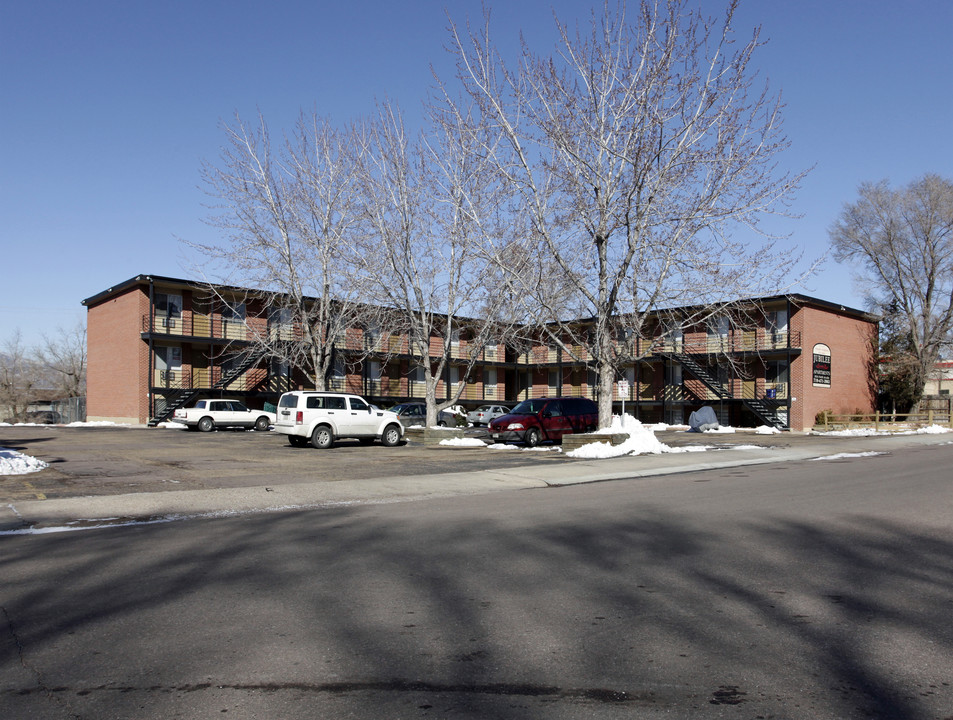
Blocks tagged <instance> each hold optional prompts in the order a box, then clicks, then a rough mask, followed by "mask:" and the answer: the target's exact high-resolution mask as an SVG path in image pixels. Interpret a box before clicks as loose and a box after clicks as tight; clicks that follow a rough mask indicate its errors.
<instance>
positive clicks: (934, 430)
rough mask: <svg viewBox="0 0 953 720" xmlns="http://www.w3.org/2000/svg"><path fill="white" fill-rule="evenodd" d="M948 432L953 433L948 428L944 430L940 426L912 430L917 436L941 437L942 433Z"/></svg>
mask: <svg viewBox="0 0 953 720" xmlns="http://www.w3.org/2000/svg"><path fill="white" fill-rule="evenodd" d="M948 432H953V430H951V429H950V428H945V427H943V426H942V425H930V426H929V427H925V428H920V429H919V430H914V433H916V434H917V435H942V434H943V433H948Z"/></svg>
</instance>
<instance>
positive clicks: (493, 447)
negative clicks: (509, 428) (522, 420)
mask: <svg viewBox="0 0 953 720" xmlns="http://www.w3.org/2000/svg"><path fill="white" fill-rule="evenodd" d="M487 448H489V449H490V450H519V448H518V447H516V446H515V445H509V444H507V443H493V444H492V445H487Z"/></svg>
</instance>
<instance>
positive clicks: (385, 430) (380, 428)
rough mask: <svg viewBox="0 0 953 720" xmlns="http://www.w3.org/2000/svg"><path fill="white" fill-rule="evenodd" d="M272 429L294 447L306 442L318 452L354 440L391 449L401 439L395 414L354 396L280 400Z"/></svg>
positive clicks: (301, 395) (295, 395)
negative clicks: (337, 441)
mask: <svg viewBox="0 0 953 720" xmlns="http://www.w3.org/2000/svg"><path fill="white" fill-rule="evenodd" d="M274 429H275V432H279V433H283V434H285V435H287V436H288V442H289V443H291V444H292V445H294V446H296V447H304V446H305V445H307V444H308V443H309V442H310V443H311V444H312V445H313V446H314V447H316V448H318V449H320V450H323V449H325V448H329V447H331V446H332V445H333V444H334V439H335V438H357V439H358V440H360V441H361V442H362V443H372V442H374V440H380V441H381V443H382V444H383V445H386V446H387V447H393V446H394V445H397V444H398V443H399V442H400V441H401V438H402V437H403V436H404V428H403V426H402V425H401V424H400V420H399V419H398V417H397V415H396V414H395V413H392V412H390V411H388V410H379V409H378V408H376V407H374V406H373V405H369V404H368V403H367V401H366V400H364V398H361V397H358V396H357V395H347V394H344V393H332V392H319V391H309V390H295V391H294V392H288V393H285V394H284V395H282V396H281V399H280V400H279V401H278V412H277V420H276V421H275V428H274Z"/></svg>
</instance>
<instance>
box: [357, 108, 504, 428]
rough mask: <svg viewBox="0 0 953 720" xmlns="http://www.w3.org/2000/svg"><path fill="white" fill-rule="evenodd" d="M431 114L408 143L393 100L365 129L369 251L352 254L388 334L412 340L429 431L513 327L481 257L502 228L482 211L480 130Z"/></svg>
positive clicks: (457, 117) (451, 114) (485, 176)
mask: <svg viewBox="0 0 953 720" xmlns="http://www.w3.org/2000/svg"><path fill="white" fill-rule="evenodd" d="M432 110H433V113H432V114H431V115H430V117H429V118H428V119H429V121H430V123H429V126H428V131H427V132H425V133H422V134H420V135H417V136H413V137H412V136H411V135H410V134H409V133H408V132H407V129H406V127H405V125H404V120H403V117H402V114H401V112H400V110H399V108H398V107H397V106H396V105H395V104H392V103H383V104H382V105H381V106H380V107H379V114H378V116H377V117H376V118H375V119H373V120H372V121H369V122H368V123H367V124H366V126H365V136H364V137H365V146H366V150H365V152H363V153H362V157H363V160H364V163H363V166H362V167H363V169H362V173H361V181H362V194H363V197H364V202H365V211H366V221H367V225H366V233H365V235H364V242H365V243H366V245H365V247H364V250H363V252H359V253H357V254H356V255H355V258H354V262H355V263H357V265H358V266H359V268H360V274H361V275H362V276H363V278H364V287H366V288H367V293H368V296H369V297H372V298H373V299H374V300H375V301H376V302H377V303H380V304H381V305H384V306H386V307H388V308H391V309H392V310H393V312H392V313H391V314H390V315H389V320H390V322H389V325H388V329H387V331H388V332H389V333H392V334H396V335H401V336H406V338H407V340H408V344H409V355H410V357H411V358H412V363H413V364H414V366H415V367H416V368H419V369H420V371H421V374H422V376H423V381H424V383H425V400H426V406H427V425H428V426H432V425H434V424H436V421H437V416H438V413H439V411H440V410H442V409H444V408H446V407H449V406H450V405H452V404H453V403H455V402H457V400H458V399H459V397H460V395H461V393H462V392H463V390H464V388H465V386H466V382H467V379H468V377H469V376H470V374H471V372H472V370H473V368H474V365H475V363H476V362H477V361H478V360H479V359H480V358H481V354H482V352H483V349H484V347H485V346H486V345H487V343H488V341H489V340H490V339H491V338H493V339H494V341H495V342H502V341H504V340H505V338H506V333H507V331H508V329H509V327H510V325H509V324H508V323H507V322H506V321H505V318H504V315H503V313H502V312H501V296H500V295H499V294H497V293H494V292H491V285H492V278H491V276H490V273H489V270H490V268H489V266H488V264H487V263H486V262H485V261H484V259H483V256H482V255H481V253H480V252H479V248H480V247H481V246H482V245H483V244H484V243H485V242H486V238H487V237H488V236H489V235H491V234H492V233H494V232H497V231H498V228H497V226H496V225H495V224H494V223H493V222H492V214H488V213H484V211H483V206H484V205H486V204H488V195H489V194H491V193H492V192H493V186H494V184H493V183H490V182H489V180H491V179H492V178H493V175H492V173H490V172H489V170H490V167H489V166H488V165H487V163H486V161H485V159H484V158H483V157H482V156H481V154H480V153H478V152H475V149H477V148H478V146H477V144H476V143H477V139H478V138H480V135H479V132H480V128H479V127H478V126H476V125H474V124H473V123H472V122H471V121H470V119H469V118H468V117H467V115H466V114H462V113H458V112H455V111H453V110H451V111H448V109H447V108H442V109H439V108H437V107H434V108H432ZM483 144H485V140H483V139H480V142H479V146H482V145H483ZM464 347H465V350H463V348H464ZM454 349H457V353H456V357H455V358H453V359H455V360H456V362H455V363H453V366H454V367H455V368H456V372H457V373H458V380H457V382H456V384H455V386H454V387H453V390H452V392H451V396H450V398H449V399H447V398H444V399H442V400H438V398H437V388H438V384H439V382H440V380H441V378H443V377H444V376H445V370H446V368H447V367H448V361H449V360H451V357H450V355H451V352H452V351H453V350H454Z"/></svg>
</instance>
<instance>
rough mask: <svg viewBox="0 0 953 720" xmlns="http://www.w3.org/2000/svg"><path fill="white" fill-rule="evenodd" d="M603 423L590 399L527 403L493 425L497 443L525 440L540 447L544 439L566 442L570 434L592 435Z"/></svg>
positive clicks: (550, 399)
mask: <svg viewBox="0 0 953 720" xmlns="http://www.w3.org/2000/svg"><path fill="white" fill-rule="evenodd" d="M598 424H599V408H598V407H597V406H596V404H595V403H594V402H593V401H592V400H589V399H587V398H567V397H559V398H537V399H534V400H524V401H523V402H521V403H520V404H519V405H517V406H516V407H515V408H513V410H512V411H511V412H510V413H508V414H507V415H503V416H502V417H498V418H496V419H495V420H492V421H491V422H490V437H491V438H493V440H494V441H495V442H511V441H514V440H522V441H523V442H524V443H526V445H527V446H529V447H536V446H537V445H538V444H539V443H540V441H542V440H562V437H563V435H569V434H570V433H583V432H592V431H593V430H595V429H596V426H597V425H598Z"/></svg>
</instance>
